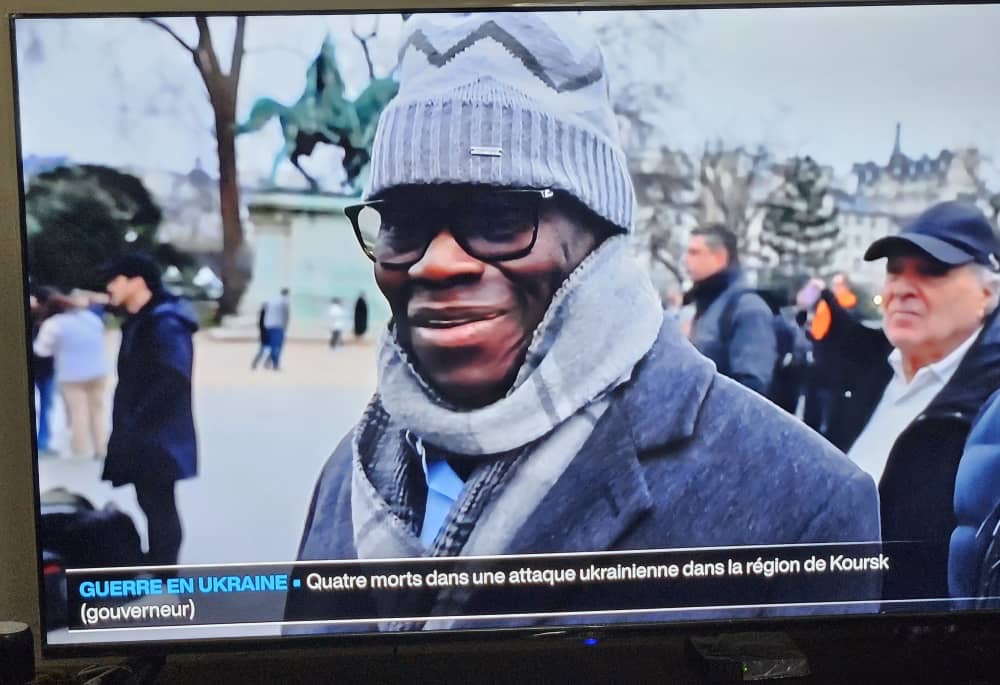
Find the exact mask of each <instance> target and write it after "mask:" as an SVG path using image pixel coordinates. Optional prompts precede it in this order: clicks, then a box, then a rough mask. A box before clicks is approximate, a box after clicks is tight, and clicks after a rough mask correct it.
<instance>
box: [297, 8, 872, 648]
mask: <svg viewBox="0 0 1000 685" xmlns="http://www.w3.org/2000/svg"><path fill="white" fill-rule="evenodd" d="M573 21H574V17H573V16H572V15H571V14H570V13H565V14H560V13H554V14H542V13H535V12H531V13H528V12H524V13H497V14H486V13H474V14H467V15H446V14H427V15H418V16H416V17H414V18H412V19H411V20H410V21H409V23H408V27H407V30H406V31H405V32H404V33H405V37H404V43H403V47H402V50H401V52H400V55H401V67H400V74H401V85H400V91H399V94H398V95H397V97H396V98H395V99H394V100H393V101H392V102H391V103H390V104H389V105H388V107H387V108H386V110H385V111H384V112H383V113H382V117H381V119H380V122H379V127H378V132H377V134H376V138H375V143H374V149H373V158H372V163H371V175H370V178H369V185H368V188H367V192H366V197H365V199H366V201H365V202H364V203H363V204H360V205H356V206H354V207H351V208H348V210H347V213H348V216H349V217H350V219H351V221H352V222H353V224H354V229H355V233H356V235H357V237H358V240H359V243H360V247H361V249H362V250H363V251H364V253H365V254H366V255H367V256H368V257H369V258H370V259H371V260H372V261H373V262H374V269H375V276H376V279H377V282H378V285H379V288H380V289H381V291H382V293H383V294H384V296H385V297H386V299H387V300H388V302H389V305H390V307H391V310H392V313H393V318H392V322H391V323H390V325H389V327H388V329H387V330H386V331H385V332H384V333H383V337H382V340H381V344H380V348H379V351H378V386H377V390H376V392H375V395H374V397H373V398H372V400H371V402H370V403H369V405H368V407H367V409H366V410H365V412H364V414H363V416H362V417H361V420H360V422H359V423H358V424H357V426H356V427H355V428H354V430H352V431H351V432H350V433H349V434H348V435H347V436H346V437H345V438H344V439H343V441H342V442H341V443H340V445H339V446H338V447H337V448H336V450H335V451H334V453H333V455H332V456H331V458H330V460H329V461H328V462H327V464H326V466H325V467H324V469H323V472H322V473H321V475H320V477H319V481H318V483H317V486H316V489H315V492H314V495H313V500H312V503H311V506H310V508H309V513H308V518H307V520H306V525H305V531H304V534H303V538H302V541H301V545H300V548H299V555H298V557H299V559H301V560H319V559H380V558H382V559H385V558H403V557H429V556H442V557H444V556H458V555H461V556H478V555H483V556H488V555H505V554H535V553H543V554H544V553H557V552H584V551H589V552H593V551H605V550H633V549H650V548H670V547H698V546H710V545H711V546H723V545H768V544H782V543H804V542H832V541H877V540H878V539H879V528H878V503H877V500H876V494H875V488H874V484H873V483H872V481H871V479H870V478H869V477H868V476H866V475H865V474H864V473H863V472H861V471H860V470H859V469H858V468H856V467H855V466H854V465H852V464H851V463H850V462H849V461H848V460H847V459H845V458H844V456H843V455H842V454H840V453H839V452H837V451H836V450H834V449H833V448H832V447H831V446H830V445H829V444H828V443H826V442H825V441H823V440H821V439H820V438H819V437H818V436H816V434H814V433H812V432H811V431H809V430H808V429H807V428H805V427H804V426H802V425H800V424H799V423H798V422H796V421H795V420H794V419H793V418H790V417H787V416H786V415H785V414H784V413H783V412H782V411H781V410H779V409H777V408H776V407H774V406H773V405H771V404H770V403H768V402H767V401H765V400H763V399H761V398H760V397H758V396H756V395H755V394H754V393H752V392H750V391H748V390H746V389H744V388H742V387H741V386H739V385H737V384H736V383H735V382H733V381H731V380H728V379H726V378H724V377H722V376H720V375H719V374H718V373H716V370H715V368H714V366H713V365H712V363H711V362H710V361H708V360H707V359H705V358H704V357H702V356H701V355H699V354H698V352H697V351H696V350H695V349H694V348H693V347H692V346H691V345H690V344H689V343H688V342H687V341H686V340H685V339H684V338H683V336H682V335H681V334H680V332H679V331H678V330H677V329H676V327H675V325H674V324H673V323H671V322H665V321H664V315H663V311H662V308H661V306H660V303H659V299H658V297H657V295H656V292H655V291H654V290H653V288H652V286H651V284H650V282H649V281H648V279H647V277H646V276H645V275H644V273H643V271H642V270H641V269H640V268H639V267H638V265H637V264H636V262H635V261H634V260H633V259H632V257H631V256H630V250H629V236H628V234H629V232H630V230H631V229H632V221H633V215H634V203H635V200H634V194H633V190H632V183H631V180H630V178H629V175H628V172H627V170H626V160H625V158H624V156H623V153H622V150H621V147H620V145H619V142H618V133H617V128H616V124H615V118H614V114H613V111H612V108H611V102H610V97H609V86H608V82H607V79H606V74H605V70H604V64H603V60H602V57H601V52H600V50H599V48H598V46H597V44H596V43H595V42H593V40H592V39H590V38H588V37H587V34H586V31H584V30H583V28H582V27H581V26H578V25H575V24H573V23H572V22H573ZM840 582H844V581H840ZM871 583H872V577H871V576H868V575H859V576H855V577H852V578H850V579H847V580H846V582H845V583H844V585H843V587H840V588H838V590H837V591H838V592H840V596H841V597H843V598H845V599H864V598H866V597H869V596H871V594H872V592H873V588H872V585H871ZM579 591H580V592H583V591H584V590H583V589H580V590H579ZM434 594H435V596H434V597H433V599H432V600H431V601H430V605H428V606H423V607H420V608H419V611H420V612H426V613H418V614H413V613H412V609H413V608H412V607H410V613H409V614H407V615H410V616H413V615H423V616H432V615H433V616H439V617H446V616H455V615H459V614H470V613H476V612H480V613H481V612H483V611H484V610H486V609H487V608H488V607H492V608H493V609H494V610H496V607H493V606H492V605H491V604H490V601H489V599H488V594H489V593H488V592H486V593H481V592H477V591H475V589H474V588H469V587H452V588H446V589H442V590H440V591H439V592H437V593H434ZM306 595H308V596H306ZM334 595H336V596H334ZM398 597H399V601H400V602H407V601H410V600H411V599H412V593H405V592H400V593H398ZM755 599H756V598H755ZM564 600H565V602H564V603H563V604H561V605H560V607H559V609H560V610H562V611H567V610H571V609H572V608H573V606H574V602H575V601H576V600H575V599H574V597H573V596H572V594H571V595H570V596H568V597H564ZM760 600H761V603H764V602H767V601H780V598H770V600H768V599H767V598H764V597H761V598H760ZM324 601H329V602H330V603H331V604H330V606H331V608H333V607H336V608H337V610H338V611H339V610H342V609H343V608H344V606H346V604H348V603H358V606H359V607H360V608H359V613H363V614H366V615H368V616H371V617H378V618H380V619H383V620H382V621H381V622H380V623H379V624H378V626H377V627H378V628H380V629H400V628H406V629H414V628H417V629H440V628H456V627H476V626H479V627H484V626H495V625H498V624H500V625H530V624H532V623H538V622H543V621H544V619H538V618H523V619H515V618H511V619H509V620H507V619H504V620H503V621H498V620H496V619H491V620H490V621H486V622H483V621H476V620H472V619H468V620H457V619H449V618H445V619H441V620H428V621H408V622H406V623H405V624H401V623H399V622H395V621H393V620H392V619H393V618H398V617H399V616H401V615H403V614H402V613H400V611H401V610H400V606H399V605H394V604H393V602H392V601H391V600H389V599H387V598H386V596H385V595H382V596H380V598H379V599H378V600H375V599H371V598H369V597H368V596H367V595H365V594H364V593H294V592H293V593H291V594H290V595H289V600H288V604H287V606H286V618H287V619H288V620H295V619H299V618H303V617H306V616H309V615H313V616H314V615H316V611H317V607H318V606H320V604H322V603H323V602H324ZM658 601H664V602H666V603H667V604H669V599H666V600H664V598H662V597H660V598H658ZM366 602H369V603H371V606H364V605H365V603H366ZM665 605H666V604H664V605H661V606H665ZM331 610H332V609H331ZM727 615H728V614H727ZM553 620H554V621H556V622H558V621H559V620H560V619H553ZM624 620H637V619H634V618H633V619H628V618H626V619H624ZM370 627H371V628H375V627H376V626H374V625H372V626H370ZM332 629H335V628H334V626H332V625H320V626H318V627H317V626H315V625H311V626H290V627H289V628H288V629H287V630H288V632H310V631H315V630H319V631H323V630H332ZM345 629H348V630H358V629H359V627H358V625H357V624H354V625H351V626H350V627H348V628H345Z"/></svg>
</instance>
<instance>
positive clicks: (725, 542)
mask: <svg viewBox="0 0 1000 685" xmlns="http://www.w3.org/2000/svg"><path fill="white" fill-rule="evenodd" d="M351 437H352V435H351V434H349V435H348V436H347V437H345V438H344V440H343V441H342V442H341V443H340V445H339V446H338V447H337V449H336V450H335V451H334V453H333V455H332V456H331V457H330V459H329V461H328V462H327V464H326V465H325V467H324V468H323V471H322V473H321V474H320V477H319V481H318V482H317V485H316V488H315V492H314V495H313V499H312V503H311V505H310V507H309V513H308V518H307V520H306V524H305V531H304V533H303V537H302V541H301V545H300V548H299V555H298V558H299V559H300V560H319V559H354V558H356V555H357V552H356V550H355V548H354V541H353V534H352V525H351V487H350V486H351V476H350V474H351V461H352V449H351ZM879 540H880V534H879V508H878V495H877V492H876V488H875V484H874V483H873V482H872V480H871V478H870V477H869V476H868V475H867V474H865V473H864V472H863V471H861V470H860V469H858V468H857V467H856V466H855V465H854V464H853V463H852V462H850V461H849V460H848V459H847V458H846V457H845V456H844V455H843V454H842V453H841V452H840V451H838V450H837V449H836V448H834V447H833V446H832V445H831V444H830V443H828V442H827V441H826V440H824V439H823V438H822V437H820V436H819V435H818V434H816V433H814V432H813V431H812V430H810V429H809V428H808V427H806V426H805V425H804V424H802V423H801V422H799V421H798V420H796V419H795V418H794V417H792V416H789V415H788V414H786V413H785V412H783V411H782V410H780V409H779V408H778V407H776V406H775V405H773V404H771V403H770V402H768V401H767V400H765V399H763V398H762V397H760V396H759V395H757V394H755V393H753V392H751V391H749V390H747V389H746V388H744V387H742V386H740V385H739V384H737V383H736V382H734V381H732V380H730V379H728V378H725V377H723V376H721V375H720V374H718V373H717V372H716V371H715V368H714V366H713V364H712V363H711V362H710V361H708V360H707V359H705V358H704V357H702V356H701V355H700V354H698V352H697V351H696V350H695V349H694V347H693V346H691V344H690V343H689V342H688V341H687V340H685V339H684V338H683V336H682V335H681V333H680V332H679V331H678V330H677V329H676V327H675V325H674V323H673V322H670V321H665V322H664V325H663V326H662V328H661V330H660V334H659V337H658V339H657V341H656V343H655V344H654V346H653V347H652V349H651V350H650V351H649V352H648V353H647V355H646V356H645V357H644V358H643V360H642V361H641V362H640V363H639V365H638V366H637V367H636V371H635V372H634V373H633V377H632V379H631V380H630V381H629V382H627V383H626V384H624V385H623V386H620V387H619V388H618V389H616V390H615V391H614V394H613V398H612V401H611V405H610V407H609V409H608V410H607V411H606V412H605V414H604V415H603V416H602V417H601V419H600V420H599V421H598V423H597V425H596V426H595V428H594V431H593V433H592V434H591V436H590V437H589V439H588V440H587V442H586V443H585V444H584V446H583V448H582V449H581V450H580V452H579V453H578V454H577V456H576V457H575V458H574V459H573V461H572V462H571V463H570V465H569V466H568V468H567V469H566V470H565V471H564V472H563V474H562V476H561V477H560V478H559V479H558V480H557V481H556V483H555V484H554V486H553V487H552V489H551V490H550V491H549V492H548V494H547V495H546V496H545V497H544V498H543V500H542V501H541V503H540V504H539V505H538V507H537V508H536V509H535V510H534V511H533V512H532V513H531V514H530V515H529V516H528V517H527V519H526V520H525V521H524V523H523V524H522V525H521V527H520V528H519V530H518V531H517V532H516V534H514V535H513V537H512V539H511V541H510V543H509V545H508V546H507V547H506V548H505V549H503V550H498V553H500V554H528V553H556V552H589V551H604V550H639V549H664V548H690V547H710V546H711V547H714V546H739V545H779V544H792V543H829V542H857V541H869V542H871V541H874V542H878V541H879ZM831 582H834V583H836V584H838V585H837V587H836V588H835V594H837V595H838V596H841V597H843V598H845V599H846V598H850V599H852V600H853V599H859V600H860V599H876V598H877V597H878V593H879V590H880V587H879V585H880V584H879V582H878V581H877V579H876V578H875V577H874V576H872V575H870V574H846V575H838V576H833V575H831ZM322 599H323V598H321V597H314V596H309V597H307V598H306V597H304V595H302V594H297V595H296V594H293V595H290V596H289V600H288V604H287V606H286V617H287V618H289V619H292V618H295V617H296V616H300V615H302V613H301V612H302V610H303V604H302V603H303V602H308V603H310V606H311V607H312V608H314V607H315V602H318V601H322ZM753 600H754V601H753V603H755V604H756V603H760V604H765V603H772V602H780V601H781V600H782V598H781V597H765V596H760V597H755V598H753ZM336 601H337V602H340V603H343V602H344V601H346V598H345V597H344V596H338V597H337V598H336ZM351 601H363V600H359V599H358V597H357V595H355V596H354V598H353V599H352V600H351ZM468 601H469V606H468V607H466V608H468V609H470V610H472V609H474V608H475V606H476V601H477V598H476V595H475V594H474V593H473V594H472V596H471V597H469V598H468ZM573 601H574V600H573V598H572V596H566V597H562V598H561V599H560V603H561V606H563V607H565V606H572V604H573ZM658 601H659V602H660V604H659V606H669V603H670V599H669V597H667V598H664V597H661V598H658ZM830 610H831V608H830V607H826V608H817V609H815V610H812V609H798V610H789V609H787V608H777V609H772V610H769V611H768V610H765V611H761V610H759V609H750V610H747V611H742V612H740V611H733V610H725V611H722V612H714V611H707V612H706V611H702V612H696V613H689V614H688V615H687V616H684V617H685V618H690V617H697V618H717V617H730V616H737V615H739V616H757V615H761V614H784V613H810V612H811V611H815V612H816V613H821V612H825V611H830ZM833 610H834V611H835V610H836V609H833ZM841 610H843V608H841ZM677 616H680V615H679V614H674V613H671V614H669V615H666V616H658V617H657V618H671V617H677ZM647 618H648V617H647ZM587 620H591V621H592V620H594V619H593V617H588V619H587ZM619 620H622V619H619ZM630 620H637V619H635V618H632V619H630ZM642 620H645V619H642ZM543 622H545V620H541V619H527V620H521V619H511V620H509V621H507V620H504V621H500V622H497V621H490V622H489V625H490V626H495V625H497V624H498V623H500V624H502V625H505V626H513V625H528V624H534V623H543ZM552 622H554V623H564V622H567V621H566V620H564V619H561V618H560V619H553V620H552ZM476 625H477V624H476V623H468V624H463V623H462V622H456V623H453V624H449V625H448V627H452V628H457V627H473V626H476ZM483 625H484V624H483V623H481V622H480V623H478V627H483ZM374 628H375V627H374V626H373V625H369V626H367V629H374ZM333 629H336V630H351V631H357V630H365V629H366V627H365V626H363V625H358V624H354V625H349V626H339V627H338V626H318V627H317V626H308V627H288V628H286V632H288V633H298V632H323V631H328V630H333Z"/></svg>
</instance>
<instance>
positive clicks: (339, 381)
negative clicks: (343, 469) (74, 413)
mask: <svg viewBox="0 0 1000 685" xmlns="http://www.w3.org/2000/svg"><path fill="white" fill-rule="evenodd" d="M117 344H118V335H117V333H116V332H110V333H109V334H108V358H109V361H110V362H112V367H113V361H114V359H115V355H116V349H117ZM256 350H257V344H256V342H253V341H250V340H243V341H229V340H217V339H213V338H212V337H211V336H210V335H209V334H208V333H205V332H201V333H199V334H197V335H196V337H195V372H194V410H195V424H196V427H197V432H198V448H199V473H198V476H197V477H196V478H193V479H190V480H184V481H180V482H179V483H178V486H177V500H178V509H179V510H180V514H181V520H182V523H183V527H184V542H183V545H182V547H181V551H180V563H182V564H203V563H233V562H251V561H282V560H289V559H294V558H295V553H296V549H297V547H298V542H299V537H300V535H301V533H302V525H303V523H304V521H305V516H306V511H307V508H308V506H309V499H310V496H311V493H312V488H313V484H314V483H315V481H316V477H317V475H318V473H319V471H320V469H321V468H322V465H323V463H324V462H325V461H326V459H327V457H328V456H329V455H330V453H331V452H332V451H333V449H334V447H336V445H337V443H338V442H339V441H340V439H341V438H342V437H343V436H344V434H345V433H346V432H347V431H348V430H349V429H350V427H351V426H352V425H353V423H354V422H355V421H356V420H357V419H358V417H359V416H360V414H361V412H362V410H363V409H364V407H365V404H366V403H367V402H368V400H369V398H370V397H371V393H372V390H373V388H374V386H375V345H374V343H373V342H372V340H371V336H370V335H369V339H368V340H367V341H365V342H361V343H353V342H352V343H350V344H347V345H344V346H341V347H339V348H338V349H336V350H332V351H331V350H330V349H328V348H327V347H326V345H325V344H323V343H322V342H319V341H316V342H311V341H296V340H291V341H289V342H288V343H287V344H286V345H285V350H284V353H283V355H282V370H281V371H277V372H275V371H271V370H263V369H261V368H260V367H258V369H257V370H256V371H251V370H250V361H251V359H252V358H253V356H254V353H255V352H256ZM113 389H114V380H113V378H112V379H111V380H110V382H109V384H108V404H107V406H108V411H109V413H110V407H111V394H112V392H113ZM55 405H56V406H55V407H54V411H53V413H52V422H53V427H54V432H55V440H54V444H55V446H57V447H62V448H63V452H64V454H65V453H68V449H66V447H67V446H68V442H69V438H68V435H67V433H68V431H67V430H66V427H65V426H66V423H65V415H64V413H63V409H62V406H61V402H60V401H59V400H58V399H57V400H56V402H55ZM101 466H102V465H101V462H99V461H96V460H93V459H86V460H84V459H73V458H72V457H70V456H68V455H67V456H59V457H42V458H41V459H40V461H39V469H38V471H39V484H40V487H41V489H42V491H44V490H46V489H48V488H53V487H59V486H62V487H65V488H67V489H69V490H71V491H73V492H78V493H80V494H82V495H84V496H86V497H87V498H88V499H90V500H91V501H92V502H93V503H94V505H95V506H96V507H98V508H99V507H101V506H103V505H104V504H105V503H106V502H108V501H113V502H114V503H115V504H116V505H117V506H118V507H119V508H120V509H122V510H124V511H126V512H128V513H129V514H131V515H132V517H133V520H135V522H136V526H137V527H138V529H139V532H140V535H141V536H142V537H143V544H144V545H145V534H146V521H145V517H144V516H143V515H142V511H141V510H140V509H139V507H138V504H137V503H136V499H135V491H134V489H133V488H132V486H131V485H127V486H123V487H120V488H112V487H111V485H110V484H109V483H106V482H103V481H101V480H100V474H101Z"/></svg>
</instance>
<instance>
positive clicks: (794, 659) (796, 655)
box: [684, 631, 810, 683]
mask: <svg viewBox="0 0 1000 685" xmlns="http://www.w3.org/2000/svg"><path fill="white" fill-rule="evenodd" d="M684 654H685V657H686V658H687V659H688V660H690V661H691V662H693V663H694V664H695V665H696V666H697V667H698V669H699V670H700V671H701V673H702V675H703V676H704V678H705V680H706V681H707V682H710V683H736V682H744V681H755V680H774V679H778V678H801V677H804V676H807V675H809V674H810V670H809V660H808V659H807V658H806V655H805V654H804V653H803V652H802V650H800V649H799V647H798V645H796V644H795V642H794V641H793V640H792V638H791V637H790V636H789V635H788V634H787V633H783V632H777V631H774V632H772V631H763V632H743V633H722V634H719V635H692V636H691V637H688V638H687V639H686V640H685V642H684Z"/></svg>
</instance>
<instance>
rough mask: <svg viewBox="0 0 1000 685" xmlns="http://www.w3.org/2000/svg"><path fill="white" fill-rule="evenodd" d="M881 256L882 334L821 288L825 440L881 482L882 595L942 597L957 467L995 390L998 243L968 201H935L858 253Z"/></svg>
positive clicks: (999, 356) (999, 349)
mask: <svg viewBox="0 0 1000 685" xmlns="http://www.w3.org/2000/svg"><path fill="white" fill-rule="evenodd" d="M882 258H885V259H886V276H885V283H884V285H883V288H882V304H881V308H882V314H883V322H882V328H881V329H874V328H869V327H867V326H864V325H862V324H860V323H858V322H856V321H854V320H853V319H852V318H851V317H850V316H848V315H847V314H846V312H844V310H843V309H842V308H841V307H840V306H839V305H838V303H837V300H836V298H835V297H834V296H833V294H832V293H830V292H829V291H825V292H824V293H823V299H824V300H825V301H826V302H827V304H828V305H829V306H830V309H831V312H832V313H833V321H832V323H831V326H830V333H829V334H828V335H827V336H826V337H825V338H824V340H823V341H822V342H821V343H819V344H821V345H823V346H824V348H825V350H826V351H827V352H829V353H832V355H833V358H835V359H836V360H837V363H836V364H834V365H832V368H835V369H837V372H838V373H837V377H836V378H833V379H831V380H832V381H833V382H834V384H835V386H834V387H835V388H836V390H835V393H834V397H833V402H832V406H831V413H830V420H829V423H828V427H827V430H826V437H827V438H829V439H830V441H831V442H833V443H834V444H835V445H836V446H837V447H839V448H841V449H842V450H844V451H845V452H846V453H847V455H848V457H850V458H851V460H852V461H854V462H855V463H856V464H858V465H859V466H860V467H861V468H862V469H864V470H865V471H867V472H868V473H869V474H870V475H871V476H872V478H874V479H875V481H876V482H877V483H878V484H879V496H880V500H881V516H882V539H883V540H884V541H886V542H887V543H888V544H887V546H886V548H887V551H888V552H889V553H890V555H891V556H892V558H893V571H892V573H891V574H890V576H889V577H888V578H887V580H886V583H885V586H884V588H883V596H884V597H885V599H889V600H891V599H906V598H917V597H925V598H926V597H947V596H948V588H947V561H948V538H949V536H950V534H951V531H952V529H953V528H954V526H955V520H954V513H953V507H952V498H953V495H954V486H955V472H956V469H957V466H958V461H959V457H960V456H961V454H962V446H963V444H964V443H965V439H966V436H967V435H968V432H969V426H970V423H971V421H972V419H973V418H974V417H975V415H976V413H977V412H978V410H979V408H980V407H981V405H982V404H983V402H984V401H985V400H986V399H987V398H988V397H989V396H990V394H991V393H992V392H993V391H994V390H995V389H996V388H998V387H1000V323H997V317H996V309H997V299H998V293H1000V241H998V239H997V236H996V234H995V233H994V230H993V227H992V226H991V225H990V223H989V221H987V219H986V217H985V216H983V214H982V213H981V212H980V211H979V210H978V209H976V208H975V207H974V206H972V205H969V204H964V203H960V202H943V203H940V204H937V205H934V206H933V207H931V208H930V209H928V210H927V211H925V212H924V213H923V214H921V215H920V216H919V217H917V219H916V220H915V221H913V222H912V223H911V224H909V225H908V226H907V227H906V228H904V229H903V231H902V232H901V233H899V234H897V235H893V236H889V237H885V238H881V239H879V240H876V241H875V242H874V243H872V245H871V246H870V247H869V248H868V250H867V252H865V259H866V260H868V261H873V260H875V259H882ZM891 541H910V542H909V543H908V544H905V545H896V546H893V544H892V542H891Z"/></svg>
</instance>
